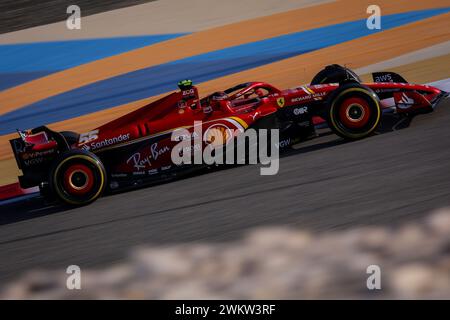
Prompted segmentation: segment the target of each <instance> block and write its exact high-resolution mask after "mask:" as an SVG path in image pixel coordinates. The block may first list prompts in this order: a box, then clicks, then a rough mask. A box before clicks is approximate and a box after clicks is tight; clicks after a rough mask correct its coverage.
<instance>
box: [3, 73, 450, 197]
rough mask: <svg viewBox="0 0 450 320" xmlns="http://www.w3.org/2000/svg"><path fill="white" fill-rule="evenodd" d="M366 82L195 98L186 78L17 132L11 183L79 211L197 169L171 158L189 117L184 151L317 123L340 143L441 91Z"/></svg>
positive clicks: (309, 132) (381, 77) (416, 108)
mask: <svg viewBox="0 0 450 320" xmlns="http://www.w3.org/2000/svg"><path fill="white" fill-rule="evenodd" d="M373 77H374V83H365V84H362V83H361V81H360V79H359V78H358V76H357V75H356V74H355V73H354V72H352V71H351V70H349V69H347V68H344V67H341V66H339V65H331V66H328V67H326V68H325V69H323V70H322V71H320V72H319V73H318V74H317V75H316V76H315V77H314V79H313V80H312V82H311V84H309V85H304V86H300V87H297V88H293V89H287V90H279V89H277V88H275V87H273V86H271V85H270V84H267V83H264V82H248V83H244V84H239V85H237V86H235V87H232V88H229V89H226V90H224V91H221V92H216V93H214V94H212V95H209V96H207V97H205V98H203V99H199V97H198V92H197V88H196V87H195V86H193V85H192V82H190V81H182V82H180V83H179V87H180V91H177V92H173V93H171V94H169V95H167V96H165V97H164V98H162V99H159V100H157V101H155V102H152V103H150V104H148V105H146V106H143V107H142V108H140V109H138V110H136V111H134V112H131V113H129V114H127V115H124V116H122V117H120V118H118V119H116V120H114V121H111V122H109V123H107V124H105V125H103V126H101V127H98V128H96V129H93V130H92V131H90V132H87V133H83V134H77V133H74V132H55V131H52V130H50V129H49V128H47V127H45V126H42V127H38V128H35V129H32V130H30V131H20V132H19V133H20V136H21V137H20V138H17V139H13V140H11V146H12V148H13V151H14V155H15V158H16V160H17V164H18V166H19V168H20V169H21V170H22V172H23V175H22V176H20V177H19V182H20V185H21V187H22V188H29V187H33V186H39V187H40V189H41V193H43V194H44V195H46V196H47V197H53V198H56V199H57V200H60V201H62V202H63V203H67V204H71V205H85V204H88V203H90V202H92V201H94V200H96V199H97V198H98V197H100V196H101V195H102V194H103V193H104V192H112V191H115V190H123V189H124V188H127V187H132V186H137V185H143V184H146V183H149V182H154V181H161V180H162V179H169V178H172V177H174V176H177V174H178V173H180V172H186V169H187V168H191V169H192V168H198V167H202V166H198V165H195V166H194V165H179V164H178V165H175V164H174V163H173V161H172V158H171V151H172V149H173V148H174V146H175V145H176V144H177V143H178V142H179V141H181V140H191V139H192V140H194V139H195V138H199V137H195V135H196V132H195V130H194V122H195V121H201V127H202V128H201V129H202V131H201V132H203V136H202V137H200V138H201V143H200V144H199V145H192V146H191V147H192V148H194V149H195V148H205V146H206V145H208V144H211V143H218V141H217V140H215V137H217V136H219V135H218V134H217V133H220V137H221V142H220V143H222V144H223V143H226V142H227V141H229V140H230V139H233V138H234V137H235V133H236V132H237V133H238V134H239V133H242V132H245V131H246V130H248V129H249V128H255V129H261V128H266V129H279V134H280V138H279V143H278V147H279V148H280V149H282V148H286V147H289V146H290V145H292V144H294V143H298V142H299V141H301V140H302V139H307V138H310V137H313V136H314V135H315V126H314V121H315V120H317V119H323V120H322V121H324V122H326V123H327V124H328V126H329V127H330V128H331V130H332V131H333V132H335V133H336V134H337V135H339V136H341V137H343V138H345V139H351V140H355V139H361V138H364V137H367V136H369V135H370V134H371V133H372V132H374V130H375V129H376V128H377V126H378V125H379V122H380V118H381V115H382V113H383V112H394V113H398V114H405V115H411V114H416V113H422V112H430V111H432V110H433V108H434V107H435V105H436V104H437V103H438V101H439V100H440V99H441V98H442V97H444V96H446V95H447V93H446V92H443V91H441V90H439V89H437V88H434V87H430V86H427V85H415V84H408V83H407V82H406V81H405V80H404V79H403V78H402V77H400V76H399V75H397V74H395V73H392V72H383V73H375V74H373ZM181 129H186V130H187V131H186V130H181ZM177 132H180V134H177ZM186 132H188V134H186ZM174 137H175V138H174ZM224 137H225V138H224ZM220 143H219V144H220Z"/></svg>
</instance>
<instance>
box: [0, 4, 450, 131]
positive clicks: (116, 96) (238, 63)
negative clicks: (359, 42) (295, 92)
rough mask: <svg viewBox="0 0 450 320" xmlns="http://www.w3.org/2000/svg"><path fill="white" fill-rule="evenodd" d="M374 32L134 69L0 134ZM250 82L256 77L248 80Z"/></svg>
mask: <svg viewBox="0 0 450 320" xmlns="http://www.w3.org/2000/svg"><path fill="white" fill-rule="evenodd" d="M449 11H450V7H448V8H442V9H432V10H422V11H412V12H407V13H401V14H393V15H387V16H383V17H382V27H383V29H382V30H381V31H385V30H388V29H392V28H395V27H398V26H402V25H405V24H408V23H412V22H415V21H419V20H422V19H426V18H429V17H432V16H436V15H439V14H443V13H447V12H449ZM376 32H380V31H378V30H368V29H367V27H366V20H365V19H362V20H358V21H352V22H347V23H341V24H337V25H332V26H326V27H322V28H317V29H312V30H307V31H302V32H296V33H291V34H288V35H283V36H279V37H275V38H270V39H265V40H262V41H257V42H253V43H248V44H243V45H239V46H235V47H231V48H226V49H222V50H217V51H213V52H209V53H205V54H201V55H197V56H193V57H189V58H185V59H181V60H178V61H174V62H170V63H165V64H161V65H158V66H153V67H149V68H145V69H141V70H137V71H134V72H130V73H127V74H123V75H120V76H117V77H113V78H110V79H107V80H103V81H99V82H96V83H93V84H90V85H87V86H84V87H81V88H78V89H75V90H72V91H68V92H66V93H63V94H60V95H56V96H53V97H50V98H48V99H45V100H42V101H39V102H37V103H34V104H31V105H29V106H26V107H24V108H21V109H19V110H15V111H13V112H10V113H7V114H4V115H2V116H0V134H6V133H10V132H13V131H14V130H15V129H16V128H21V129H22V128H31V127H35V126H38V125H42V124H48V123H52V122H56V121H62V120H65V119H69V118H72V117H77V116H81V115H83V114H87V113H91V112H95V111H99V110H104V109H107V108H111V107H114V106H118V105H121V104H125V103H129V102H132V101H136V100H139V99H143V98H146V97H150V96H153V95H157V94H161V93H164V92H167V91H170V90H174V89H176V83H177V81H178V80H180V79H183V78H190V79H192V80H193V81H194V82H195V83H200V82H204V81H208V80H212V79H215V78H218V77H222V76H225V75H229V74H232V73H236V72H240V71H243V70H247V69H251V68H255V67H258V66H261V65H264V64H268V63H272V62H275V61H279V60H282V59H286V58H289V57H293V56H297V55H300V54H303V53H306V52H311V51H314V50H319V49H322V48H325V47H329V46H333V45H336V44H339V43H343V42H346V41H350V40H354V39H357V38H360V37H364V36H368V35H371V34H373V33H376ZM250 80H258V79H248V81H250ZM260 80H261V79H260ZM262 80H263V79H262Z"/></svg>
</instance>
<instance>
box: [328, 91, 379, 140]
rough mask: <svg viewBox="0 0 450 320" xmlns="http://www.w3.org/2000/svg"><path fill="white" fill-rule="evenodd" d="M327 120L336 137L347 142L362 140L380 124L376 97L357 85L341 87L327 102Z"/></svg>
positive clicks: (371, 92)
mask: <svg viewBox="0 0 450 320" xmlns="http://www.w3.org/2000/svg"><path fill="white" fill-rule="evenodd" d="M327 120H328V125H329V127H330V128H331V130H333V132H334V133H336V134H337V135H338V136H340V137H342V138H345V139H348V140H357V139H363V138H365V137H367V136H369V135H370V134H371V133H372V132H373V131H374V130H375V129H376V128H377V127H378V125H379V123H380V120H381V107H380V102H379V99H378V96H377V95H376V94H375V93H374V92H373V91H372V90H371V89H369V88H367V87H364V86H362V85H359V84H348V85H344V86H341V87H340V88H339V89H337V90H336V91H335V92H333V94H332V95H331V96H330V99H329V100H328V106H327Z"/></svg>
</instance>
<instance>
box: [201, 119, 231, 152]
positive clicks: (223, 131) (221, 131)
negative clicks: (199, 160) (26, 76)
mask: <svg viewBox="0 0 450 320" xmlns="http://www.w3.org/2000/svg"><path fill="white" fill-rule="evenodd" d="M232 136H233V133H232V131H231V129H230V128H228V127H227V126H226V125H224V124H214V125H212V126H211V127H209V128H208V129H207V130H206V132H205V134H204V135H203V141H205V142H206V143H207V144H212V145H213V146H214V147H217V146H221V145H224V144H226V143H228V141H230V139H231V138H232Z"/></svg>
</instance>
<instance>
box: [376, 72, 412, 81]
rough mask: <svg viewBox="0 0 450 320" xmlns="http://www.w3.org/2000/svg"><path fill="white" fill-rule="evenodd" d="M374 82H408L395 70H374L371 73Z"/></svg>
mask: <svg viewBox="0 0 450 320" xmlns="http://www.w3.org/2000/svg"><path fill="white" fill-rule="evenodd" d="M372 78H373V81H374V82H396V83H408V81H406V80H405V79H404V78H403V77H402V76H401V75H399V74H398V73H395V72H391V71H386V72H374V73H372Z"/></svg>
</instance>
